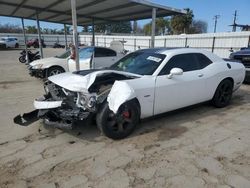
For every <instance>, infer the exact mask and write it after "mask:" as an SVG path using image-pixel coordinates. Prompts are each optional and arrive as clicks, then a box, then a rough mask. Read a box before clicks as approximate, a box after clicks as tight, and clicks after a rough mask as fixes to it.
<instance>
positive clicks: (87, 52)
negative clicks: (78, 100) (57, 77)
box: [79, 48, 93, 60]
mask: <svg viewBox="0 0 250 188" xmlns="http://www.w3.org/2000/svg"><path fill="white" fill-rule="evenodd" d="M92 54H93V48H82V49H81V50H80V52H79V59H82V60H83V59H89V58H91V56H92Z"/></svg>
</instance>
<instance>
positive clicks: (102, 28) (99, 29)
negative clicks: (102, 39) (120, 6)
mask: <svg viewBox="0 0 250 188" xmlns="http://www.w3.org/2000/svg"><path fill="white" fill-rule="evenodd" d="M105 31H106V24H97V25H95V32H98V33H104V32H105Z"/></svg>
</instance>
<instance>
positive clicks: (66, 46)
mask: <svg viewBox="0 0 250 188" xmlns="http://www.w3.org/2000/svg"><path fill="white" fill-rule="evenodd" d="M63 25H64V40H65V49H66V50H67V49H68V40H67V27H66V24H63Z"/></svg>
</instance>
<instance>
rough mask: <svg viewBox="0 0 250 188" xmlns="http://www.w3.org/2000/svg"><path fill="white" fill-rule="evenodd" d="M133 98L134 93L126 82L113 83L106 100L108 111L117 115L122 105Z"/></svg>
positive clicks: (134, 96)
mask: <svg viewBox="0 0 250 188" xmlns="http://www.w3.org/2000/svg"><path fill="white" fill-rule="evenodd" d="M134 98H136V93H135V91H134V89H133V88H132V87H131V86H130V85H129V84H128V83H127V82H125V81H115V83H114V85H113V86H112V88H111V91H110V93H109V95H108V98H107V101H108V105H109V109H110V110H112V111H113V112H114V113H117V111H118V109H119V107H120V106H121V105H122V104H123V103H125V102H127V101H129V100H131V99H134Z"/></svg>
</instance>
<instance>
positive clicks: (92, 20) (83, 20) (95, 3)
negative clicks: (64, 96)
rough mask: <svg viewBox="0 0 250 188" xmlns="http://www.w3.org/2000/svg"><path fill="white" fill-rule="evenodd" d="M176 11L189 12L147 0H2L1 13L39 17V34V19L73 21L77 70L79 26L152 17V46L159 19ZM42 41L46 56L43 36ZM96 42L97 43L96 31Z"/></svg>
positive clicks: (0, 4)
mask: <svg viewBox="0 0 250 188" xmlns="http://www.w3.org/2000/svg"><path fill="white" fill-rule="evenodd" d="M176 14H185V11H184V10H180V9H175V8H171V7H167V6H164V5H159V4H155V3H151V2H149V1H146V0H42V1H36V0H0V16H9V17H17V18H22V19H32V20H37V26H38V33H39V32H40V26H39V20H40V21H46V22H54V23H62V24H70V25H71V24H73V35H74V44H75V46H76V51H77V53H76V57H77V60H76V61H77V63H76V64H77V69H78V68H79V62H78V41H77V40H78V36H77V25H78V26H85V25H94V24H99V23H110V22H118V21H131V20H140V19H148V18H152V35H151V37H152V39H151V47H154V36H155V18H156V17H163V16H171V15H176ZM23 29H24V28H23ZM39 43H40V52H41V55H42V47H41V38H40V37H39ZM92 45H94V32H93V42H92Z"/></svg>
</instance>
